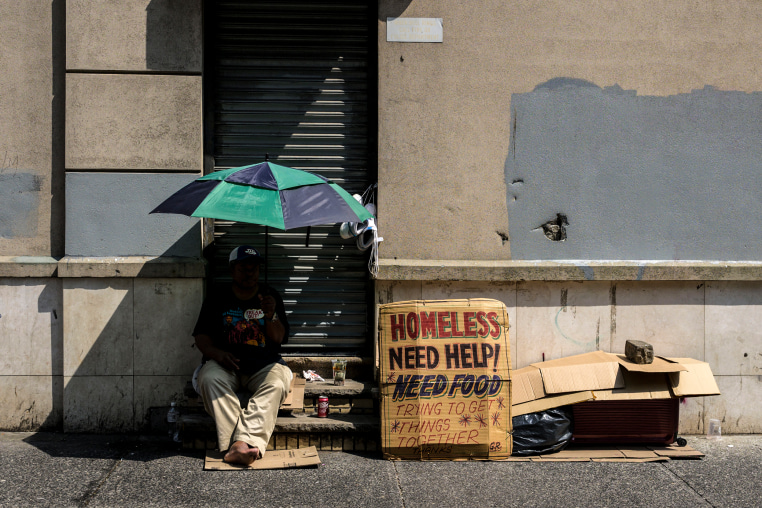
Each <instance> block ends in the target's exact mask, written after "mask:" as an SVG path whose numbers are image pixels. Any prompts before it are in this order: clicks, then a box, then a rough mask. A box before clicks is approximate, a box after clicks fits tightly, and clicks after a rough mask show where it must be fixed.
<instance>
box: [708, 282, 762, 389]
mask: <svg viewBox="0 0 762 508" xmlns="http://www.w3.org/2000/svg"><path fill="white" fill-rule="evenodd" d="M761 345H762V282H760V281H713V282H707V284H706V347H705V350H706V361H707V362H709V365H711V366H712V372H713V373H714V375H715V376H730V375H746V376H755V375H761V374H762V346H761Z"/></svg>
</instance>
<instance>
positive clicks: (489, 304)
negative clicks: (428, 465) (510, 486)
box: [379, 298, 513, 460]
mask: <svg viewBox="0 0 762 508" xmlns="http://www.w3.org/2000/svg"><path fill="white" fill-rule="evenodd" d="M379 330H380V348H379V352H380V367H381V369H380V376H381V377H380V380H381V445H382V449H383V452H384V456H385V457H387V458H399V459H419V460H449V459H463V458H471V459H500V458H505V457H508V456H510V455H511V448H512V444H513V442H512V438H511V432H512V425H511V381H510V378H511V372H510V365H511V353H510V341H509V340H508V313H507V311H506V308H505V305H504V304H503V303H502V302H499V301H497V300H489V299H481V298H479V299H469V300H439V301H423V300H416V301H407V302H396V303H392V304H386V305H381V306H380V308H379Z"/></svg>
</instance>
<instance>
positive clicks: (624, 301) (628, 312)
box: [611, 281, 704, 361]
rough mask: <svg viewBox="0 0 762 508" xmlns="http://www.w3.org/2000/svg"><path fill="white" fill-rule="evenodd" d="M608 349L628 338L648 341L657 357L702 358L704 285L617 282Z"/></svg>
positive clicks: (619, 348)
mask: <svg viewBox="0 0 762 508" xmlns="http://www.w3.org/2000/svg"><path fill="white" fill-rule="evenodd" d="M614 290H615V291H616V305H615V307H614V308H613V309H612V311H611V312H612V316H614V317H615V321H614V322H615V323H616V331H615V332H613V333H612V337H613V338H612V343H611V351H613V352H621V351H624V344H625V342H626V341H627V340H642V341H645V342H648V343H649V344H651V345H652V346H653V348H654V351H655V352H656V354H657V355H658V356H667V357H670V356H672V357H677V358H685V357H688V358H695V359H696V360H702V361H703V360H704V284H702V283H700V282H692V281H686V282H672V281H664V282H617V283H616V285H615V286H614Z"/></svg>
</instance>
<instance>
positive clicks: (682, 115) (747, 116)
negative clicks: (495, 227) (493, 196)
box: [505, 78, 762, 261]
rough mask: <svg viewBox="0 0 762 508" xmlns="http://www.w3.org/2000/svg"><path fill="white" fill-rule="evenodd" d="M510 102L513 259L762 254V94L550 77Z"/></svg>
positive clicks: (733, 257)
mask: <svg viewBox="0 0 762 508" xmlns="http://www.w3.org/2000/svg"><path fill="white" fill-rule="evenodd" d="M511 110H512V119H511V142H510V150H509V155H508V158H507V160H506V164H505V179H506V186H507V189H508V193H507V196H506V197H507V204H508V210H509V214H510V217H511V220H510V238H511V253H512V255H513V258H514V259H517V260H520V259H546V260H560V259H606V260H617V259H618V260H737V261H751V260H754V261H760V260H762V236H759V235H753V234H750V233H751V232H750V229H749V225H751V224H756V223H758V222H759V221H760V220H762V206H760V205H762V202H761V201H760V196H762V144H760V143H759V142H758V140H759V139H760V138H762V116H760V115H759V111H760V110H762V93H760V92H754V93H745V92H734V91H721V90H716V89H714V88H712V87H709V86H707V87H705V88H704V89H702V90H693V91H692V92H691V93H684V94H678V95H672V96H667V97H656V96H639V95H637V93H636V91H634V90H623V89H622V88H620V87H619V86H616V85H615V86H610V87H606V88H601V87H599V86H596V85H595V84H593V83H590V82H586V81H583V80H580V79H573V78H554V79H552V80H550V81H548V82H545V83H542V84H540V85H538V86H537V87H536V88H535V89H534V90H533V91H532V92H529V93H522V94H514V95H513V96H512V98H511Z"/></svg>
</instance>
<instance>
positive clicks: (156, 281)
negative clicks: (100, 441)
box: [14, 259, 203, 433]
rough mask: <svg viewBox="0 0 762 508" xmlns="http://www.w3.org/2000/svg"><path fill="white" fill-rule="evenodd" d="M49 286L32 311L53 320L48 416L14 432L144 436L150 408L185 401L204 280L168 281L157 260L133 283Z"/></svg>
mask: <svg viewBox="0 0 762 508" xmlns="http://www.w3.org/2000/svg"><path fill="white" fill-rule="evenodd" d="M157 267H158V268H157ZM160 274H164V275H162V276H159V275H160ZM53 280H54V281H55V284H49V285H48V286H46V287H45V288H44V290H43V292H42V293H41V295H40V296H39V298H38V310H37V312H38V313H40V314H49V315H50V319H51V322H50V326H51V333H50V337H51V347H50V351H51V359H50V360H51V371H52V372H53V373H54V375H53V376H52V381H51V383H52V386H51V387H50V390H51V396H52V411H51V413H50V414H49V415H48V417H47V418H46V419H45V420H44V421H42V422H40V421H31V420H30V421H28V422H25V423H26V424H25V428H20V429H14V430H31V431H34V430H64V431H65V432H93V433H99V432H106V433H115V432H116V433H133V432H140V431H143V432H145V431H146V430H147V429H148V428H149V424H150V423H151V422H150V421H149V419H148V418H149V417H150V408H152V407H165V406H168V405H169V403H170V402H171V401H172V400H181V399H183V397H184V396H183V390H184V388H185V386H186V384H187V382H188V381H189V380H190V379H191V375H192V373H193V371H194V369H195V368H196V366H197V365H198V363H199V362H200V359H201V355H200V353H199V352H198V350H197V349H196V348H195V344H194V339H193V337H192V335H191V332H192V329H193V326H194V325H195V322H196V318H197V316H198V311H199V309H200V307H201V299H202V294H203V278H201V277H190V278H184V277H179V278H173V277H167V276H166V263H164V262H163V261H162V260H161V259H156V260H153V261H149V262H148V263H147V264H146V265H145V266H144V267H143V269H142V270H141V272H140V273H139V274H138V276H137V277H134V278H133V277H89V278H62V279H53ZM64 295H65V296H64ZM64 298H65V301H64ZM64 313H65V315H64Z"/></svg>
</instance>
